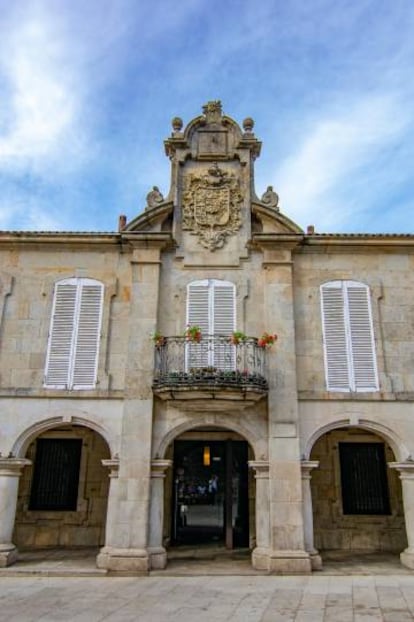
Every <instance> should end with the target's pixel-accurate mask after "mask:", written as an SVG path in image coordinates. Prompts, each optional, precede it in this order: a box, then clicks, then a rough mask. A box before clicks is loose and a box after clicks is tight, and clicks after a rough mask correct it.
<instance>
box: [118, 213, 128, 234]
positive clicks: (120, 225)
mask: <svg viewBox="0 0 414 622" xmlns="http://www.w3.org/2000/svg"><path fill="white" fill-rule="evenodd" d="M126 223H127V217H126V216H125V215H124V214H121V215H120V216H119V217H118V231H122V230H123V229H125V227H126Z"/></svg>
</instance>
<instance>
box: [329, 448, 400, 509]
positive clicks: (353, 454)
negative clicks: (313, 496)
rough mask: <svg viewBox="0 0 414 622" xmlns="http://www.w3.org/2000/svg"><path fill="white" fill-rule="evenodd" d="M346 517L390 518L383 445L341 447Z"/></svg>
mask: <svg viewBox="0 0 414 622" xmlns="http://www.w3.org/2000/svg"><path fill="white" fill-rule="evenodd" d="M339 458H340V463H341V485H342V506H343V512H344V514H390V501H389V495H388V482H387V473H386V465H385V453H384V445H383V444H382V443H339Z"/></svg>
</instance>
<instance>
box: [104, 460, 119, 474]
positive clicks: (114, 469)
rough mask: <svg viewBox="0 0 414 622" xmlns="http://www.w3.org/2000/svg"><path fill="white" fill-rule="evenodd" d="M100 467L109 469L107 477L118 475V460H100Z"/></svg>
mask: <svg viewBox="0 0 414 622" xmlns="http://www.w3.org/2000/svg"><path fill="white" fill-rule="evenodd" d="M101 463H102V466H104V467H107V468H108V469H109V477H118V475H119V458H118V457H115V458H104V459H103V460H101Z"/></svg>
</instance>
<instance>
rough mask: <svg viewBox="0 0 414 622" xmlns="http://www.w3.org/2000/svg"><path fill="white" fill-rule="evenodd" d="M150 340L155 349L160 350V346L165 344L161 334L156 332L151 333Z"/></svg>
mask: <svg viewBox="0 0 414 622" xmlns="http://www.w3.org/2000/svg"><path fill="white" fill-rule="evenodd" d="M151 339H152V340H153V342H154V345H155V347H156V348H161V346H163V345H164V344H165V337H164V336H163V335H161V333H159V332H158V331H157V330H156V331H155V332H154V333H152V335H151Z"/></svg>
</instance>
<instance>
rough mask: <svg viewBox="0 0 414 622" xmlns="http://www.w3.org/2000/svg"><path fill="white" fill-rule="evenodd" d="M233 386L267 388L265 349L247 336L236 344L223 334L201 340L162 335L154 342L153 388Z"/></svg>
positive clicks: (262, 389) (264, 389) (261, 389)
mask: <svg viewBox="0 0 414 622" xmlns="http://www.w3.org/2000/svg"><path fill="white" fill-rule="evenodd" d="M205 385H208V386H209V387H211V386H214V387H216V388H219V387H223V388H224V387H234V388H244V389H248V388H249V389H251V390H255V389H256V390H260V391H267V389H268V384H267V373H266V349H265V348H262V347H259V346H258V345H257V339H256V338H254V337H247V338H246V339H244V340H243V341H241V342H240V343H238V344H237V345H234V344H233V343H232V342H231V339H230V338H229V337H227V336H222V335H208V336H206V337H202V339H201V341H200V342H194V341H188V339H187V338H186V337H162V338H160V339H159V340H158V342H157V343H156V344H155V372H154V382H153V388H154V390H156V389H158V388H159V389H161V388H163V387H182V388H184V387H186V388H189V387H192V386H194V387H199V386H205Z"/></svg>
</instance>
